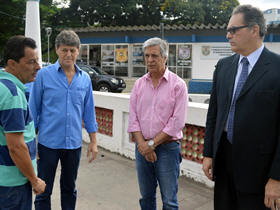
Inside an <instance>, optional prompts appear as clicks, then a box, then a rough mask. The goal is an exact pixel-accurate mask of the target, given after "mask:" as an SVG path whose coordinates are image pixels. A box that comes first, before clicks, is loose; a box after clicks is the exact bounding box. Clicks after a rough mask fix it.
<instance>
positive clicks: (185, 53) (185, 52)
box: [179, 46, 191, 60]
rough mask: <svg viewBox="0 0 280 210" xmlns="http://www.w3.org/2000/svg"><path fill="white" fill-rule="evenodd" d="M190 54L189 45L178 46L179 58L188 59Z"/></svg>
mask: <svg viewBox="0 0 280 210" xmlns="http://www.w3.org/2000/svg"><path fill="white" fill-rule="evenodd" d="M190 56H191V49H190V47H189V46H180V48H179V59H183V60H186V59H189V58H190Z"/></svg>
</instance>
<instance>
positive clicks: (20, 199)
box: [0, 182, 32, 210]
mask: <svg viewBox="0 0 280 210" xmlns="http://www.w3.org/2000/svg"><path fill="white" fill-rule="evenodd" d="M31 209H32V188H31V185H30V183H29V182H27V183H26V184H24V185H20V186H16V187H2V186H0V210H31Z"/></svg>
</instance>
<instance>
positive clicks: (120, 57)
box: [116, 48, 127, 63]
mask: <svg viewBox="0 0 280 210" xmlns="http://www.w3.org/2000/svg"><path fill="white" fill-rule="evenodd" d="M116 60H117V61H118V62H120V63H123V62H126V61H127V48H118V49H116Z"/></svg>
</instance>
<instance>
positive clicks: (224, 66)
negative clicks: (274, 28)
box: [203, 48, 280, 193]
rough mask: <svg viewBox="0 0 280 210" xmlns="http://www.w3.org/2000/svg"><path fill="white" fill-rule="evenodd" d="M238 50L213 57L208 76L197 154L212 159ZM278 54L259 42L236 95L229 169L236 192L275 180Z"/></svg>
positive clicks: (278, 164) (279, 140)
mask: <svg viewBox="0 0 280 210" xmlns="http://www.w3.org/2000/svg"><path fill="white" fill-rule="evenodd" d="M238 61H239V55H237V54H235V55H232V56H230V57H226V58H223V59H221V60H219V62H218V63H217V65H216V69H215V72H214V77H213V89H212V93H211V98H210V103H209V109H208V114H207V122H206V134H205V144H204V152H203V155H204V156H205V157H212V158H213V173H214V179H215V162H216V155H217V150H218V148H219V143H220V141H221V136H222V132H223V131H224V128H225V124H226V120H227V117H228V113H229V109H230V104H231V99H232V93H233V87H234V81H235V76H236V72H237V67H238ZM279 132H280V56H279V55H277V54H275V53H273V52H270V51H269V50H267V49H266V48H264V50H263V52H262V54H261V55H260V57H259V59H258V61H257V63H256V64H255V66H254V68H253V69H252V71H251V73H250V74H249V76H248V79H247V81H246V83H245V84H244V86H243V89H242V90H241V92H240V95H239V97H238V99H237V101H236V107H235V118H234V131H233V145H232V150H233V169H234V178H235V181H236V187H237V189H238V190H240V191H242V192H251V193H255V192H256V193H260V192H264V187H265V184H266V182H267V180H268V178H273V179H276V180H280V133H279Z"/></svg>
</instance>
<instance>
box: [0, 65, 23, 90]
mask: <svg viewBox="0 0 280 210" xmlns="http://www.w3.org/2000/svg"><path fill="white" fill-rule="evenodd" d="M0 77H1V78H4V79H5V78H7V79H9V80H11V81H12V82H14V83H15V85H16V86H17V87H19V88H20V89H21V90H22V91H24V92H25V90H26V87H25V86H24V84H23V83H22V82H21V81H20V80H19V79H18V78H17V77H16V76H14V75H13V74H11V73H9V72H6V71H5V70H0Z"/></svg>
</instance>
